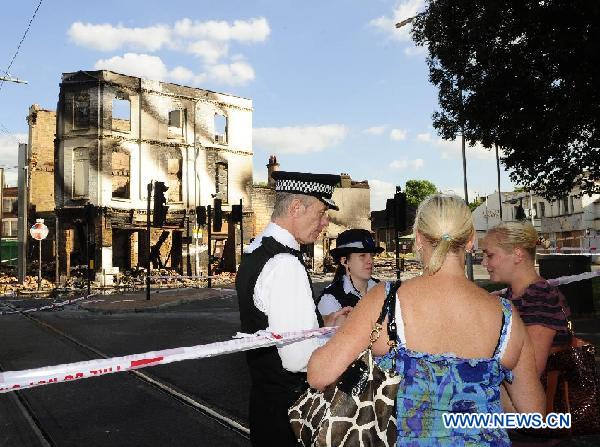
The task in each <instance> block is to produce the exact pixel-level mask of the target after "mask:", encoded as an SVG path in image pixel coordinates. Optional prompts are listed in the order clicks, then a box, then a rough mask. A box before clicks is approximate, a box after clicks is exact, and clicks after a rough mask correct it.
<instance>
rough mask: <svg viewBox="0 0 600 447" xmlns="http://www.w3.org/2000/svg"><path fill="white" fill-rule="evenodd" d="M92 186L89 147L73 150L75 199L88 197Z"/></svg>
mask: <svg viewBox="0 0 600 447" xmlns="http://www.w3.org/2000/svg"><path fill="white" fill-rule="evenodd" d="M89 185H90V151H89V149H88V148H87V147H78V148H76V149H74V150H73V198H82V197H87V196H88V193H89Z"/></svg>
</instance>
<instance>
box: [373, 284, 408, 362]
mask: <svg viewBox="0 0 600 447" xmlns="http://www.w3.org/2000/svg"><path fill="white" fill-rule="evenodd" d="M401 285H402V281H395V282H393V283H391V282H386V287H385V288H386V292H387V295H386V297H385V301H384V302H383V306H382V308H381V312H380V313H379V318H377V321H376V322H375V324H374V325H373V329H372V330H371V337H370V339H371V343H370V344H369V348H370V347H371V346H372V345H373V343H375V341H377V339H378V338H379V333H380V331H381V329H382V326H381V325H382V323H383V320H385V317H388V324H387V333H388V338H389V342H388V344H389V346H390V351H391V350H392V349H394V348H395V347H396V344H397V340H398V331H397V326H396V292H397V291H398V289H399V288H400V286H401Z"/></svg>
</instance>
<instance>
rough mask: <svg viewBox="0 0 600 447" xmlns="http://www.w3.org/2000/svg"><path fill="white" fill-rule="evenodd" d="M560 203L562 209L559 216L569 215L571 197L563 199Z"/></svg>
mask: <svg viewBox="0 0 600 447" xmlns="http://www.w3.org/2000/svg"><path fill="white" fill-rule="evenodd" d="M559 203H560V205H559V206H560V208H561V209H560V211H559V214H561V213H562V214H569V197H568V196H567V197H563V198H562V199H561V201H560V202H559Z"/></svg>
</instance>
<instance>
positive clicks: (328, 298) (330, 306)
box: [318, 274, 379, 315]
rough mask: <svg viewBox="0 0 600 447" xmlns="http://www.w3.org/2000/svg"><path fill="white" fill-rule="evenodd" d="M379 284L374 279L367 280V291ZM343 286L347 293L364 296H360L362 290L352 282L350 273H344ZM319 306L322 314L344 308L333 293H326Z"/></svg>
mask: <svg viewBox="0 0 600 447" xmlns="http://www.w3.org/2000/svg"><path fill="white" fill-rule="evenodd" d="M377 284H379V283H378V282H376V281H373V279H369V281H368V282H367V292H368V291H369V290H371V289H372V288H373V287H375V286H376V285H377ZM343 287H344V292H345V293H351V294H352V295H355V296H357V297H358V298H359V299H360V298H362V297H361V296H360V292H359V291H358V290H356V288H355V287H354V285H353V284H352V281H350V277H349V276H348V274H346V275H344V279H343ZM318 307H319V312H321V315H329V314H330V313H333V312H337V311H338V310H340V309H341V308H342V305H341V304H340V302H339V301H338V300H337V299H336V297H335V296H333V295H332V294H331V293H326V294H325V295H323V296H322V297H321V299H320V300H319V306H318Z"/></svg>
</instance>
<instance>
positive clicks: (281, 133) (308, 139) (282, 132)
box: [253, 124, 348, 154]
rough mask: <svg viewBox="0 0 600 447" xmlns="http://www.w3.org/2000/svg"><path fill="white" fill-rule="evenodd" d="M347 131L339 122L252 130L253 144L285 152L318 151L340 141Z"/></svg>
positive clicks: (265, 148) (304, 152)
mask: <svg viewBox="0 0 600 447" xmlns="http://www.w3.org/2000/svg"><path fill="white" fill-rule="evenodd" d="M347 133H348V131H347V129H346V127H345V126H343V125H341V124H327V125H323V126H295V127H263V128H255V129H254V130H253V140H254V145H256V146H258V147H260V148H261V149H264V150H267V151H274V152H278V153H287V154H306V153H310V152H320V151H323V150H325V149H327V148H329V147H332V146H335V145H337V144H339V143H341V142H342V141H343V140H344V138H345V137H346V134H347Z"/></svg>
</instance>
